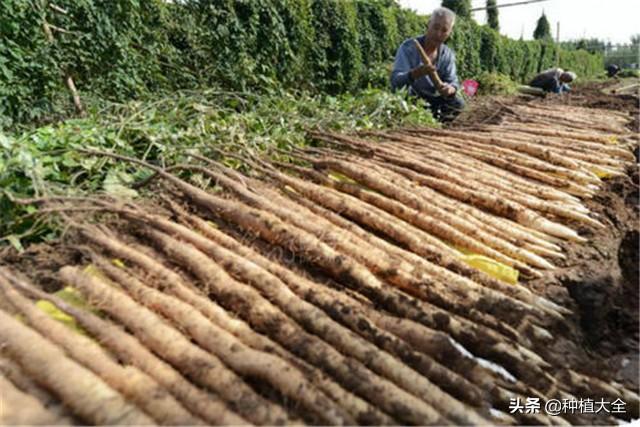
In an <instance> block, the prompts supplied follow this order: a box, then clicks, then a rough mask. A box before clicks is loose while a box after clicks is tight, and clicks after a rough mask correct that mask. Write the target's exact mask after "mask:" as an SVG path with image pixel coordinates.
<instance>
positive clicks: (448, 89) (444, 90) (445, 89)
mask: <svg viewBox="0 0 640 427" xmlns="http://www.w3.org/2000/svg"><path fill="white" fill-rule="evenodd" d="M439 92H440V94H441V95H442V96H444V97H450V96H453V95H455V94H456V87H455V86H453V85H450V84H449V83H445V84H443V85H442V87H441V88H440V91H439Z"/></svg>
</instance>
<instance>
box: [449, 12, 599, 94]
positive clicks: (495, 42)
mask: <svg viewBox="0 0 640 427" xmlns="http://www.w3.org/2000/svg"><path fill="white" fill-rule="evenodd" d="M448 45H449V46H450V47H451V48H452V49H453V50H454V51H455V53H456V58H457V64H458V72H459V75H460V78H462V79H465V78H473V77H477V76H479V75H480V74H482V72H484V71H488V72H495V73H500V74H504V75H507V76H509V77H510V78H511V79H513V80H515V81H516V82H526V81H528V80H529V79H531V78H532V77H533V76H534V75H535V74H537V73H539V72H540V71H542V70H545V69H547V68H551V67H554V66H555V64H556V45H555V44H554V43H553V42H551V41H541V40H532V41H523V40H513V39H510V38H508V37H505V36H502V35H500V34H498V33H497V32H496V31H494V30H492V29H491V28H489V27H487V26H485V25H478V24H476V23H475V22H474V21H472V20H458V21H457V23H456V27H455V29H454V32H453V34H452V36H451V39H450V40H449V42H448ZM560 67H562V68H564V69H568V70H572V71H575V72H576V73H577V74H578V76H579V77H581V78H588V77H592V76H594V75H596V74H598V73H600V72H602V69H603V58H602V55H600V54H591V53H589V52H587V51H585V50H566V49H561V50H560Z"/></svg>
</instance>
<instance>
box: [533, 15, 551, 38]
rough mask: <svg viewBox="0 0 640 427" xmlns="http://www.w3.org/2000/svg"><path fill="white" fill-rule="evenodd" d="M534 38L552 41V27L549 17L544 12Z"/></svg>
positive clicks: (534, 32)
mask: <svg viewBox="0 0 640 427" xmlns="http://www.w3.org/2000/svg"><path fill="white" fill-rule="evenodd" d="M533 38H534V39H536V40H547V39H551V38H552V37H551V26H550V25H549V20H548V19H547V16H546V15H545V14H544V12H542V16H541V17H540V18H539V19H538V23H537V24H536V29H535V30H534V31H533Z"/></svg>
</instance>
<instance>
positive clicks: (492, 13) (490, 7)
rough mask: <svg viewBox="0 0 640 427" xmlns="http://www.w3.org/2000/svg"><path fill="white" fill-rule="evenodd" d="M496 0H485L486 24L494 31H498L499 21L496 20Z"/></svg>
mask: <svg viewBox="0 0 640 427" xmlns="http://www.w3.org/2000/svg"><path fill="white" fill-rule="evenodd" d="M496 6H497V5H496V0H487V25H488V26H489V28H493V29H494V30H496V31H500V23H499V22H498V8H497V7H496Z"/></svg>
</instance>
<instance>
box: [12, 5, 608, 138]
mask: <svg viewBox="0 0 640 427" xmlns="http://www.w3.org/2000/svg"><path fill="white" fill-rule="evenodd" d="M46 3H47V2H46V0H3V13H2V14H0V40H2V43H0V127H6V126H8V125H11V124H12V123H13V124H15V123H22V122H32V121H38V120H42V119H49V120H51V119H52V118H53V119H55V117H56V115H57V114H58V113H59V114H64V113H65V109H68V107H69V105H70V102H69V100H68V99H67V98H68V95H67V92H66V89H65V88H64V86H63V83H62V78H61V74H60V73H61V72H62V71H61V70H65V71H66V72H68V73H69V74H70V75H72V76H73V77H74V79H75V81H76V85H77V86H78V88H79V90H80V91H81V93H82V95H83V97H85V98H86V97H88V96H92V97H96V98H99V99H105V98H106V99H110V100H113V101H123V100H127V99H132V98H134V99H135V98H138V97H141V96H144V95H145V94H148V93H151V92H167V91H173V90H177V89H190V88H191V89H193V88H197V87H209V86H216V87H221V88H224V89H229V90H239V91H255V90H259V89H260V88H261V87H264V86H265V85H266V86H271V87H273V86H276V85H284V86H285V87H290V88H296V89H309V90H312V91H322V92H328V93H332V94H336V93H340V92H344V91H351V90H355V89H358V88H361V87H365V86H367V85H372V86H378V87H380V86H385V85H387V84H388V71H389V64H390V62H391V61H392V58H393V55H394V53H395V50H396V49H397V47H398V46H399V44H400V43H401V42H402V41H403V40H404V39H406V38H408V37H411V36H416V35H418V34H420V33H422V32H423V31H424V27H425V22H426V17H423V16H419V15H417V14H415V13H413V12H411V11H409V10H405V9H401V8H400V7H399V6H398V5H397V4H396V3H395V1H393V0H368V1H366V0H357V1H350V0H174V1H173V2H167V1H165V0H57V1H56V4H57V5H59V6H61V7H63V8H65V9H66V10H67V11H68V14H66V15H64V14H59V13H56V12H54V11H53V10H51V9H50V8H47V7H46ZM44 19H46V20H47V21H48V22H50V23H51V24H53V25H54V26H57V27H60V28H64V29H66V30H69V31H71V32H72V33H71V34H64V33H56V34H55V35H56V42H55V43H54V44H52V45H50V44H48V43H47V42H46V40H45V37H44V34H43V32H42V22H43V21H44ZM450 45H451V47H453V49H454V50H455V51H456V53H457V55H458V68H459V71H460V75H461V77H462V78H468V77H473V76H478V75H479V74H480V73H481V72H482V71H492V72H500V73H503V74H506V75H509V76H510V77H511V78H513V79H514V80H516V81H522V80H524V79H525V78H528V77H530V76H531V75H532V74H534V73H535V72H537V71H539V70H541V69H544V68H547V67H549V66H552V65H553V63H554V58H555V48H554V45H553V44H551V43H549V42H546V43H544V42H539V41H532V42H522V41H515V40H510V39H508V38H506V37H503V36H500V35H498V34H497V33H496V32H495V31H493V30H491V29H489V28H488V27H485V26H480V25H477V24H476V23H475V22H473V21H469V20H462V19H460V20H458V23H457V25H456V29H455V32H454V35H453V38H452V40H451V41H450ZM561 66H563V67H566V68H570V69H574V70H576V72H578V74H580V75H582V76H584V75H590V74H592V73H594V72H596V71H600V69H601V68H602V58H601V57H599V56H597V55H591V54H588V53H586V52H584V51H563V52H562V54H561Z"/></svg>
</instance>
